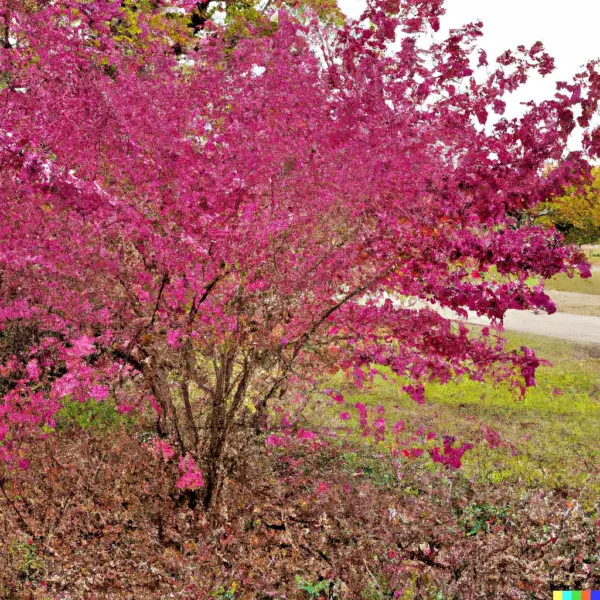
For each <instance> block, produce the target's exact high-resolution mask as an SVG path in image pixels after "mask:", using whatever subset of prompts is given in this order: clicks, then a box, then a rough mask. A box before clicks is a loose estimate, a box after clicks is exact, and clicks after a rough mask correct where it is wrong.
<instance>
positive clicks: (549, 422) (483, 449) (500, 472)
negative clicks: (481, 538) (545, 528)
mask: <svg viewBox="0 0 600 600" xmlns="http://www.w3.org/2000/svg"><path fill="white" fill-rule="evenodd" d="M507 337H508V339H509V341H510V344H511V345H513V346H521V345H527V346H529V347H532V348H534V349H535V350H536V351H537V352H538V354H539V355H540V356H542V357H544V358H546V359H547V360H549V361H551V362H552V363H553V365H552V366H549V365H548V366H543V367H541V368H540V370H539V371H538V378H537V380H538V381H537V386H536V387H535V388H532V389H530V390H529V391H528V392H527V394H526V396H525V398H524V399H522V400H521V399H520V398H519V397H518V396H516V395H515V393H514V392H512V391H511V390H509V389H508V387H507V386H505V385H493V384H490V383H481V382H475V381H470V380H466V379H465V380H461V381H457V382H454V383H450V384H447V385H438V384H429V385H428V386H427V394H426V396H427V404H426V405H424V406H420V405H418V404H416V403H415V402H414V401H413V400H412V399H410V398H409V397H408V396H407V395H406V394H405V393H404V392H403V391H402V390H401V386H400V385H398V383H397V382H396V381H393V379H391V378H390V379H388V380H384V379H383V378H378V379H377V380H376V382H375V384H374V386H373V387H372V389H369V390H368V391H364V390H363V391H357V390H353V389H352V388H351V387H350V386H346V385H345V384H344V382H343V380H342V379H341V378H335V379H336V380H335V381H334V382H333V383H334V384H335V385H336V386H337V387H338V388H339V389H343V388H345V389H344V394H345V400H346V405H347V406H345V407H339V408H338V407H336V408H335V409H331V408H325V409H324V408H321V409H320V411H321V412H319V413H317V412H315V413H314V414H313V415H312V416H311V419H316V420H318V421H319V422H320V424H326V425H327V426H329V427H331V428H338V431H339V432H340V433H341V437H342V438H343V439H344V440H345V441H346V442H350V443H357V442H358V441H359V439H360V438H359V436H358V434H351V433H349V432H348V433H346V432H344V431H343V430H342V428H341V427H340V426H342V425H344V423H343V422H341V421H340V420H339V413H341V412H342V411H347V412H349V413H350V415H351V420H350V421H349V423H350V424H351V425H356V424H357V423H358V413H357V410H356V409H355V408H353V407H354V404H355V403H356V402H361V403H363V404H365V405H366V406H367V407H369V408H370V409H371V410H372V411H373V412H372V413H371V412H370V415H371V414H373V415H374V414H375V411H376V407H377V406H378V405H380V406H383V407H384V409H385V415H386V419H387V422H388V426H387V430H386V438H385V440H384V441H383V442H379V443H377V442H371V441H370V438H369V441H368V442H367V441H366V438H365V440H363V441H362V442H361V443H366V444H373V447H372V448H371V450H372V451H375V452H377V451H380V452H385V451H387V450H389V449H390V448H391V447H392V446H393V445H394V444H397V443H398V442H397V440H394V435H393V434H392V432H391V431H390V429H391V426H390V424H393V423H394V422H396V421H399V420H403V421H405V423H406V433H407V441H408V447H411V446H415V447H417V446H418V447H421V448H426V449H427V448H429V449H430V448H432V447H433V446H441V441H440V437H441V436H442V435H444V434H448V435H452V436H455V437H456V438H457V442H458V443H459V444H462V443H463V442H469V443H471V444H472V445H473V449H472V450H470V451H468V452H467V453H466V454H465V456H464V459H463V468H462V469H461V473H462V474H463V475H464V476H465V477H466V478H468V479H469V480H471V481H472V482H473V483H476V484H478V485H480V486H483V487H487V486H499V485H501V486H505V487H506V486H508V487H510V488H512V490H513V491H514V493H515V494H516V495H521V494H522V493H526V492H532V491H534V490H538V491H541V490H547V491H548V490H564V491H569V492H570V491H578V492H581V495H580V498H581V499H582V500H583V499H584V498H585V500H586V502H589V503H591V505H595V504H596V502H597V501H598V500H599V499H600V473H599V466H600V444H598V440H599V439H600V347H597V346H583V345H578V344H572V343H568V342H564V341H561V340H555V339H551V338H544V337H538V336H524V335H521V334H507ZM372 418H374V417H372ZM484 426H487V427H490V428H493V429H494V430H495V431H496V432H497V433H498V434H499V436H500V440H501V444H500V445H499V446H498V447H495V448H492V447H490V445H489V444H488V442H487V441H486V440H485V439H484V435H483V431H482V428H483V429H485V427H484ZM419 428H424V429H425V430H426V432H429V431H433V432H436V433H437V434H438V437H437V438H436V439H432V440H426V439H425V437H423V436H422V437H419V438H416V439H413V440H410V437H409V436H410V433H411V432H414V431H416V430H418V429H419ZM354 429H356V427H354ZM400 447H402V446H400ZM377 448H378V449H377ZM353 460H354V459H353ZM406 463H407V465H406V468H407V469H409V470H410V469H413V470H414V469H422V470H431V469H433V468H434V466H435V465H433V463H432V461H431V459H430V458H428V453H427V452H425V454H424V455H423V456H422V457H420V458H418V459H416V460H406ZM408 463H410V465H409V464H408ZM416 479H418V478H416ZM578 495H579V494H578Z"/></svg>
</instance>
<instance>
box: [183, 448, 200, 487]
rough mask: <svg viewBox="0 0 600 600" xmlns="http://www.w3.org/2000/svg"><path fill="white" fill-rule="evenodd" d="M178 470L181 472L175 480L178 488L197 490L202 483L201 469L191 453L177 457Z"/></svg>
mask: <svg viewBox="0 0 600 600" xmlns="http://www.w3.org/2000/svg"><path fill="white" fill-rule="evenodd" d="M179 470H180V471H181V472H182V473H183V475H182V476H181V477H180V478H179V481H178V482H177V487H178V488H179V489H182V490H197V489H198V488H201V487H202V486H203V485H204V479H203V477H202V471H201V470H200V469H199V468H198V467H197V465H196V462H195V461H194V459H193V458H192V456H191V455H189V454H186V455H185V456H182V457H181V458H180V459H179Z"/></svg>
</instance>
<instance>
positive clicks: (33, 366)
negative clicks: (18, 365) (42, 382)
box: [27, 360, 41, 381]
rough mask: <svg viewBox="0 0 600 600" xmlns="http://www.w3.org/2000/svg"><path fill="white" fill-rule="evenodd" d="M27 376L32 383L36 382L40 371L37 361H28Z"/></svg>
mask: <svg viewBox="0 0 600 600" xmlns="http://www.w3.org/2000/svg"><path fill="white" fill-rule="evenodd" d="M27 374H28V375H29V378H30V379H32V380H33V381H37V380H38V379H39V378H40V374H41V371H40V366H39V364H38V361H37V360H30V361H29V362H28V363H27Z"/></svg>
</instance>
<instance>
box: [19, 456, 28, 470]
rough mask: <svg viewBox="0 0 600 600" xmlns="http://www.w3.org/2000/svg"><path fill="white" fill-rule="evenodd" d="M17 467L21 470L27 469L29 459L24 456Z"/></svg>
mask: <svg viewBox="0 0 600 600" xmlns="http://www.w3.org/2000/svg"><path fill="white" fill-rule="evenodd" d="M19 469H22V470H23V471H27V469H29V461H28V460H27V459H26V458H22V459H21V460H20V461H19Z"/></svg>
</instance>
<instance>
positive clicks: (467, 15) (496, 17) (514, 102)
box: [338, 0, 600, 149]
mask: <svg viewBox="0 0 600 600" xmlns="http://www.w3.org/2000/svg"><path fill="white" fill-rule="evenodd" d="M365 4H366V3H365V0H338V5H339V7H340V8H341V10H342V11H343V12H344V13H346V14H347V15H348V16H350V17H358V16H359V15H360V13H361V12H362V10H363V9H364V7H365ZM445 6H446V15H445V16H444V17H443V19H442V21H441V30H440V34H445V33H447V32H448V30H449V29H451V28H456V27H460V26H461V25H464V24H465V23H469V22H472V21H477V20H481V21H482V22H483V25H484V27H483V32H484V36H483V38H480V40H479V43H480V46H481V47H483V48H484V49H485V50H486V52H487V53H488V60H489V62H490V66H492V64H493V63H492V60H493V59H495V58H496V57H497V56H499V55H500V54H501V53H502V52H503V51H504V50H507V49H508V48H515V47H516V46H518V45H519V44H524V45H525V46H531V45H532V44H533V43H534V42H536V41H538V40H540V41H541V42H543V43H544V46H545V47H546V51H547V52H548V53H549V54H550V55H551V56H553V57H554V59H555V65H556V69H555V71H554V72H553V73H552V74H551V75H548V76H546V77H545V78H542V77H541V76H535V77H532V79H531V80H530V81H529V82H528V83H527V84H526V85H525V86H524V87H523V88H522V90H520V91H519V92H517V93H516V94H514V95H513V98H512V99H510V100H509V99H508V98H506V100H507V101H508V102H509V104H508V108H507V113H506V116H507V117H514V116H517V115H518V114H520V112H521V109H520V107H519V104H518V102H521V101H525V100H536V101H540V100H544V99H547V98H551V97H552V96H553V95H554V91H555V87H554V84H555V82H556V81H561V80H563V81H564V80H566V81H568V80H570V79H571V78H572V76H573V75H574V74H575V73H577V72H579V71H581V69H580V67H581V66H582V65H584V64H585V63H586V62H587V61H588V60H590V59H595V58H600V30H599V27H600V0H569V1H568V2H565V1H564V0H554V1H552V0H446V2H445ZM570 145H571V144H570ZM572 149H573V148H572Z"/></svg>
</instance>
